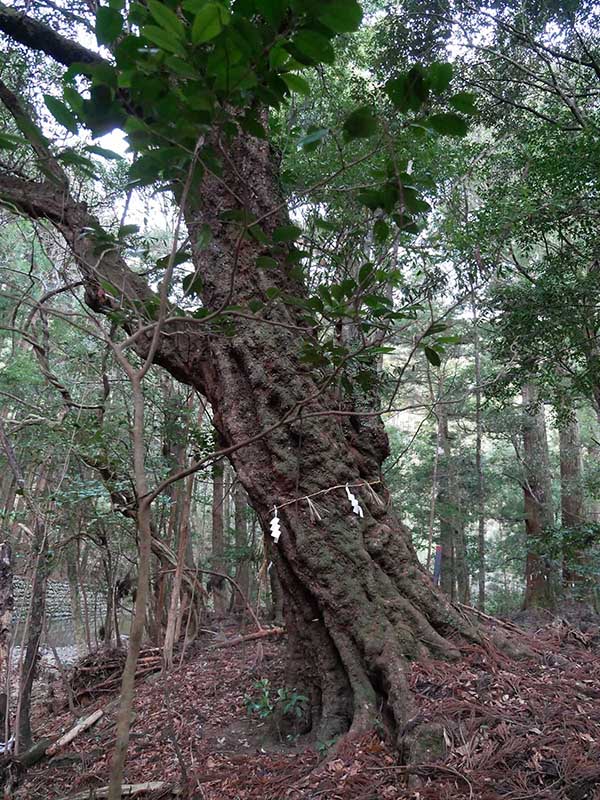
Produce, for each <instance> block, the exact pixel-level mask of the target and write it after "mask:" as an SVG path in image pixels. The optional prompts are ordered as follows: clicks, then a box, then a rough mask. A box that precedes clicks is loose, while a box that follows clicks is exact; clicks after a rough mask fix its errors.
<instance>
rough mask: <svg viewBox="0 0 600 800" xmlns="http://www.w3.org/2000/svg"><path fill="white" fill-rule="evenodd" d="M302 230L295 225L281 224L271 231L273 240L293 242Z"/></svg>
mask: <svg viewBox="0 0 600 800" xmlns="http://www.w3.org/2000/svg"><path fill="white" fill-rule="evenodd" d="M301 233H302V231H301V230H300V228H298V227H297V226H296V225H281V227H279V228H275V230H274V231H273V241H274V242H293V241H295V240H296V239H297V238H298V237H299V236H300V234H301Z"/></svg>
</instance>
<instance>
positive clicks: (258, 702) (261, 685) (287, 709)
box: [244, 678, 308, 719]
mask: <svg viewBox="0 0 600 800" xmlns="http://www.w3.org/2000/svg"><path fill="white" fill-rule="evenodd" d="M254 688H255V690H256V693H255V694H253V695H248V694H247V695H245V696H244V705H245V706H246V711H247V712H248V714H257V715H258V716H259V717H260V718H261V719H266V718H267V717H270V716H271V715H272V714H274V713H275V711H276V710H278V711H281V713H282V714H283V715H284V716H288V715H290V714H293V715H294V716H296V717H298V718H300V717H301V716H302V714H303V713H304V710H305V708H306V704H307V703H308V697H306V696H305V695H303V694H300V693H299V692H297V691H296V689H286V688H281V689H277V693H276V695H275V696H273V694H272V690H271V683H270V681H269V679H268V678H262V679H261V680H259V681H256V683H255V684H254Z"/></svg>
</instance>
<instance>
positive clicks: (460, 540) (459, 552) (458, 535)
mask: <svg viewBox="0 0 600 800" xmlns="http://www.w3.org/2000/svg"><path fill="white" fill-rule="evenodd" d="M459 513H460V509H459ZM454 569H455V572H456V590H457V597H458V600H459V601H460V602H461V603H466V604H470V602H471V586H470V581H469V564H468V560H467V541H466V536H465V524H464V521H463V520H462V518H460V519H457V520H456V525H455V528H454Z"/></svg>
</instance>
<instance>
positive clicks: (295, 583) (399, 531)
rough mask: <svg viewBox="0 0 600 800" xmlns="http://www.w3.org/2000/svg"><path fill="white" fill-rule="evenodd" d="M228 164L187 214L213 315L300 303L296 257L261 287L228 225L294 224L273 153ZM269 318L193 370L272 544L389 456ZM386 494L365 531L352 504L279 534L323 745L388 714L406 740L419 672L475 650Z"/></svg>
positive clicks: (294, 646) (291, 310)
mask: <svg viewBox="0 0 600 800" xmlns="http://www.w3.org/2000/svg"><path fill="white" fill-rule="evenodd" d="M215 147H216V149H217V151H219V150H221V149H222V145H221V143H218V144H215ZM226 156H227V158H226V159H224V160H223V168H224V171H223V175H222V176H221V177H219V178H218V179H217V178H215V177H212V176H211V175H207V176H206V177H205V178H204V180H203V182H202V185H201V186H198V187H196V190H195V191H194V192H192V193H190V196H189V201H188V203H187V206H186V208H185V212H186V219H187V223H188V229H189V232H190V237H191V240H192V243H194V242H196V241H198V242H200V241H202V240H203V237H202V236H201V232H202V231H201V228H202V226H203V225H206V224H208V225H209V226H210V228H211V230H212V234H213V239H212V242H211V244H210V246H209V247H208V249H205V248H204V246H202V247H200V246H198V247H194V249H193V258H194V263H195V265H196V267H197V269H198V271H199V273H200V274H201V275H202V277H203V288H202V300H203V304H204V306H205V307H206V308H207V309H209V310H214V309H218V308H220V307H222V306H223V305H227V304H229V303H231V304H234V305H242V304H246V303H247V302H248V301H249V300H250V299H262V300H263V301H264V302H268V297H267V294H266V292H267V290H268V289H269V288H274V289H277V290H279V291H281V292H282V294H291V295H296V296H297V295H300V296H303V295H304V294H305V290H304V287H303V285H302V283H301V282H300V280H299V279H298V277H297V271H295V270H294V269H293V264H294V261H295V258H294V255H293V252H292V251H291V248H289V247H288V246H285V245H279V246H275V247H273V248H272V249H271V254H272V255H273V256H274V257H276V258H277V259H278V261H279V264H280V267H279V269H278V270H269V272H262V271H260V270H258V269H257V268H256V259H257V257H258V256H259V255H261V254H264V252H265V248H264V246H262V245H259V244H258V243H257V242H256V241H255V240H253V239H252V238H250V237H244V236H241V235H240V231H239V229H237V228H236V227H235V226H234V225H232V224H227V223H225V222H223V221H222V219H221V214H222V213H223V212H224V211H226V210H232V209H236V208H237V209H239V208H240V206H239V202H240V201H241V202H242V203H243V205H244V207H245V208H246V209H247V212H248V213H251V214H254V215H255V217H256V218H261V219H262V220H263V223H262V224H263V228H264V229H265V231H266V233H267V235H270V234H272V232H273V230H274V229H275V228H276V227H277V226H279V225H281V224H284V223H286V222H287V218H286V212H285V204H284V203H283V202H282V199H281V197H280V195H279V191H278V182H277V176H276V173H275V171H274V169H273V166H272V162H271V157H270V152H269V146H268V144H265V143H262V142H258V141H256V140H252V139H250V138H249V137H244V138H239V139H237V140H236V141H235V142H234V143H233V144H232V145H231V146H229V148H228V151H227V153H226ZM231 165H234V166H233V167H232V166H231ZM224 185H226V186H227V188H226V189H224ZM264 316H265V318H266V319H267V320H269V323H270V324H268V323H267V324H264V323H263V324H260V323H254V322H252V321H248V320H239V321H237V323H236V329H235V335H234V336H222V335H214V336H211V337H210V338H209V339H208V340H207V341H206V342H205V343H204V345H198V347H199V348H201V347H204V348H206V347H208V348H209V349H210V351H209V354H210V359H209V360H208V362H205V363H204V365H203V367H202V373H201V374H200V375H198V374H194V372H193V369H194V363H193V361H194V359H191V363H190V364H189V369H190V379H191V380H194V381H195V382H196V383H197V385H199V386H201V387H202V390H203V392H204V394H205V396H206V397H207V398H208V400H209V401H210V403H211V405H212V407H213V411H214V424H215V426H216V428H217V430H218V432H219V437H220V441H221V443H222V444H223V445H224V446H225V447H236V448H238V449H235V450H233V451H232V453H231V455H230V457H231V458H232V460H233V462H234V465H235V469H236V472H237V475H238V477H239V479H240V480H241V482H242V483H243V485H244V487H245V488H246V491H247V492H248V495H249V498H250V502H251V504H252V506H253V508H254V509H255V510H256V511H257V513H258V514H259V516H260V518H261V520H262V524H263V527H264V528H265V529H267V526H268V522H269V519H270V518H271V516H272V513H273V506H274V505H280V504H283V503H286V502H287V503H289V501H292V500H295V499H297V498H301V497H303V496H305V495H307V494H310V493H312V492H315V491H318V490H321V489H324V488H327V487H331V486H337V485H341V486H344V485H345V484H347V483H349V484H356V483H361V482H365V481H381V472H380V467H381V464H382V461H383V459H384V458H385V456H386V455H387V452H388V449H387V448H388V445H387V438H386V436H385V433H384V431H383V429H382V426H381V425H380V424H379V423H378V421H376V420H375V419H374V418H373V417H372V416H369V417H365V418H361V417H360V416H355V417H351V418H350V419H349V420H347V419H345V418H343V419H342V420H341V421H340V418H338V417H336V416H334V415H332V413H331V412H332V410H333V409H335V408H337V407H339V403H338V401H337V399H336V397H335V394H334V391H333V389H331V390H330V389H321V388H320V386H319V384H320V382H321V380H322V377H323V376H322V375H321V374H316V373H315V371H314V369H309V368H308V367H307V366H306V365H305V363H304V362H303V361H302V359H301V356H302V344H303V338H310V334H309V330H308V329H307V328H306V327H305V323H304V322H303V319H302V314H301V312H300V311H298V309H297V308H296V307H295V306H291V305H286V304H285V303H284V302H283V300H282V299H278V300H276V301H274V302H271V303H270V304H269V306H268V311H266V312H265V315H264ZM302 334H303V335H302ZM301 408H304V409H305V412H306V413H305V414H304V415H303V417H302V419H300V418H299V414H298V411H299V410H300V409H301ZM285 420H288V421H287V422H285V424H284V421H285ZM258 433H262V434H263V435H262V436H260V437H258V436H257V434H258ZM376 489H377V492H378V496H379V497H380V498H381V500H382V501H383V503H382V504H381V505H380V504H379V503H376V502H375V501H374V499H373V498H372V497H371V495H370V493H369V492H367V491H364V490H361V489H356V490H355V492H356V494H357V495H358V496H359V498H360V502H361V504H362V506H363V508H364V510H365V517H364V519H360V518H359V517H357V516H356V515H354V514H353V513H352V511H351V508H350V504H349V503H348V502H347V501H346V499H345V494H344V492H343V491H340V490H334V491H332V492H330V493H328V494H323V495H321V496H320V498H319V505H320V508H321V509H322V511H323V512H324V518H323V521H322V522H321V523H319V524H313V522H312V521H311V519H310V516H309V512H308V508H307V505H306V503H304V502H297V503H291V504H289V505H286V506H284V507H283V508H281V509H280V511H279V516H280V519H281V527H282V531H283V532H282V535H281V538H280V540H279V543H278V544H277V546H276V547H274V548H273V550H274V562H275V567H276V569H277V573H278V576H279V578H280V580H281V584H282V586H283V589H284V591H285V594H286V604H285V610H286V621H287V626H288V633H289V644H290V666H289V671H288V680H289V683H290V685H292V686H296V687H298V688H301V689H302V690H303V691H304V692H305V693H307V694H308V695H309V697H310V698H311V715H310V716H311V717H312V718H311V719H307V720H306V724H307V726H308V725H310V724H312V726H313V727H316V728H317V731H318V735H319V736H320V737H321V738H322V739H324V740H326V739H328V738H331V736H333V735H335V734H337V733H340V732H343V731H345V730H347V729H348V727H349V726H350V725H352V728H353V729H354V730H358V729H363V728H365V727H367V726H370V725H372V724H373V722H374V720H375V718H376V717H377V716H378V713H379V709H380V708H381V703H382V698H383V700H384V701H385V704H384V705H385V708H386V709H388V711H389V719H390V721H392V722H393V723H394V725H395V728H396V730H397V731H398V732H402V731H403V730H404V726H405V725H406V723H407V721H408V719H409V718H410V716H411V713H412V708H411V702H410V695H409V691H408V682H407V675H406V666H407V661H408V660H409V659H411V658H418V657H420V656H424V655H426V654H434V655H439V656H446V657H456V656H457V655H458V650H457V646H456V645H455V644H453V643H450V642H449V641H448V639H446V638H445V636H446V634H448V633H451V632H452V631H453V630H462V632H463V633H464V634H465V635H468V636H471V637H475V638H477V633H476V632H475V631H473V630H472V629H471V628H469V626H466V625H465V624H464V623H463V622H461V620H460V618H459V617H458V616H457V614H456V613H455V612H454V611H453V610H452V608H451V607H450V606H449V605H448V604H447V602H445V601H444V600H443V599H442V598H441V596H440V594H439V593H438V592H436V591H435V590H434V588H433V586H432V583H431V579H430V577H429V575H428V574H427V573H426V572H425V570H424V569H423V568H422V567H421V566H420V564H419V562H418V560H417V557H416V554H415V552H414V550H413V547H412V544H411V541H410V536H409V534H408V532H407V531H406V530H405V529H404V528H403V526H402V525H401V524H400V522H399V521H398V519H397V517H396V515H395V514H394V511H393V509H392V508H391V506H390V504H389V497H388V493H387V490H386V489H385V486H384V485H383V483H377V484H376Z"/></svg>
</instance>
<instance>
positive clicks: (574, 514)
mask: <svg viewBox="0 0 600 800" xmlns="http://www.w3.org/2000/svg"><path fill="white" fill-rule="evenodd" d="M559 449H560V507H561V524H562V527H563V529H566V530H567V531H568V533H565V534H563V537H564V538H563V542H564V545H563V585H564V587H565V590H566V591H567V594H569V595H571V596H573V597H574V598H575V599H578V600H589V599H590V597H589V594H590V591H591V588H592V587H591V581H590V579H589V576H586V564H587V561H588V554H587V552H586V550H587V548H586V544H588V542H587V538H588V535H586V534H585V533H584V534H583V536H582V533H581V531H580V530H579V529H581V527H582V526H583V525H585V523H586V522H587V514H586V509H585V496H584V482H583V457H582V452H581V435H580V432H579V421H578V419H577V414H576V412H575V410H573V413H572V414H571V416H569V418H568V419H567V421H566V422H565V423H564V424H563V425H562V426H561V427H560V429H559Z"/></svg>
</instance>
